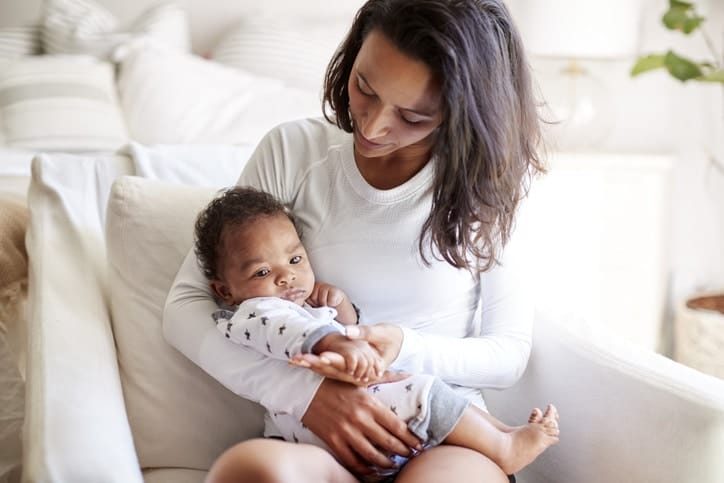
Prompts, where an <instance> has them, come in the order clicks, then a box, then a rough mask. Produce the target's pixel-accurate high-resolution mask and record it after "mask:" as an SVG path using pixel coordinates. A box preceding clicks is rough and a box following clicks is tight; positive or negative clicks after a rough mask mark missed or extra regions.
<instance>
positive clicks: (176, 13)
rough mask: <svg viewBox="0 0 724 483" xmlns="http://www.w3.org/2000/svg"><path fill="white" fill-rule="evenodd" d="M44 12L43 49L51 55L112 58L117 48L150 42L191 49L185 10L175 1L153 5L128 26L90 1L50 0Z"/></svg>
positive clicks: (182, 49)
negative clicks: (123, 26)
mask: <svg viewBox="0 0 724 483" xmlns="http://www.w3.org/2000/svg"><path fill="white" fill-rule="evenodd" d="M44 7H45V8H44V12H43V31H42V41H43V48H44V50H45V52H46V53H48V54H88V55H93V56H95V57H98V58H101V59H105V60H111V58H113V57H114V55H115V54H116V53H117V52H116V49H118V48H125V47H127V46H128V45H129V44H132V43H135V42H146V41H151V42H155V43H160V44H163V45H166V46H168V47H170V48H173V49H178V50H181V51H188V50H190V43H191V41H190V35H189V26H188V20H187V18H186V12H185V11H184V10H183V9H182V8H181V7H180V6H178V5H175V4H160V5H154V6H152V7H150V8H148V9H147V10H146V11H144V12H143V13H141V14H140V15H139V16H138V18H137V19H136V20H135V21H134V22H133V23H132V24H131V25H130V26H128V27H126V28H123V29H119V28H118V20H117V19H116V18H115V17H114V15H113V14H112V13H111V12H109V11H108V10H106V9H105V8H103V7H102V6H101V5H100V4H98V3H96V2H94V1H91V0H47V1H46V2H45V6H44Z"/></svg>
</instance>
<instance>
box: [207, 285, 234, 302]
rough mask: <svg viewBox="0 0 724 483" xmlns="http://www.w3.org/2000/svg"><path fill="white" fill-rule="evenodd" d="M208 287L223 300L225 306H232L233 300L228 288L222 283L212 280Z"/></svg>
mask: <svg viewBox="0 0 724 483" xmlns="http://www.w3.org/2000/svg"><path fill="white" fill-rule="evenodd" d="M209 285H211V290H213V291H214V294H216V296H217V297H219V298H220V299H221V300H223V301H224V303H225V304H227V305H234V300H233V298H232V296H231V292H230V291H229V287H227V285H226V284H225V283H224V282H223V281H221V280H212V281H211V282H209Z"/></svg>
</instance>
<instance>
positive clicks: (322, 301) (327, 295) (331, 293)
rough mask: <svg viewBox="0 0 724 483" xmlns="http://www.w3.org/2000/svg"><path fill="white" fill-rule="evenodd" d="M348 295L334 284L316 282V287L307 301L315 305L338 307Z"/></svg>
mask: <svg viewBox="0 0 724 483" xmlns="http://www.w3.org/2000/svg"><path fill="white" fill-rule="evenodd" d="M346 298H347V296H346V295H345V294H344V292H342V290H340V289H339V288H337V287H335V286H334V285H330V284H328V283H323V282H315V284H314V289H312V293H311V294H310V295H309V298H308V299H307V302H308V303H309V305H312V306H313V307H322V306H327V307H335V308H336V307H337V306H338V305H339V304H341V303H342V302H344V300H345V299H346Z"/></svg>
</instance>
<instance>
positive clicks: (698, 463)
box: [485, 314, 724, 483]
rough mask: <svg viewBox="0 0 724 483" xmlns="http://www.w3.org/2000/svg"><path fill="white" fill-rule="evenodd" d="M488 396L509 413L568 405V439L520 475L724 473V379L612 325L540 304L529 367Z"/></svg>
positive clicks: (687, 476) (718, 476)
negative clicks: (611, 329) (569, 317)
mask: <svg viewBox="0 0 724 483" xmlns="http://www.w3.org/2000/svg"><path fill="white" fill-rule="evenodd" d="M485 396H486V401H487V402H488V405H489V407H490V410H491V412H492V413H493V414H496V415H498V416H499V417H500V418H501V419H502V420H504V421H506V422H509V423H514V422H515V421H525V420H527V417H528V415H529V414H530V410H531V408H532V407H534V406H539V407H541V406H543V405H545V404H546V403H548V402H553V403H554V404H555V405H556V406H557V408H558V410H559V412H560V415H561V420H560V427H561V441H560V443H559V444H558V445H557V446H554V447H553V448H551V449H550V450H548V451H547V452H546V453H544V454H543V455H542V456H541V457H540V458H539V459H538V460H537V461H535V462H534V463H533V464H532V465H530V466H529V467H527V468H526V469H525V470H524V471H523V472H521V475H520V478H519V481H521V482H524V483H525V482H536V483H547V482H562V481H565V482H568V481H571V482H572V481H585V482H587V483H604V482H605V483H609V482H613V481H636V482H639V483H644V482H652V483H653V482H656V483H678V482H682V481H696V482H697V483H715V482H721V481H724V459H722V454H724V381H722V380H720V379H716V378H713V377H710V376H707V375H704V374H702V373H700V372H698V371H695V370H693V369H690V368H688V367H686V366H683V365H681V364H678V363H676V362H674V361H672V360H670V359H667V358H665V357H663V356H661V355H658V354H656V353H654V352H651V351H647V350H644V349H641V348H638V347H635V346H633V345H631V344H630V343H627V342H625V341H621V340H618V339H616V338H613V337H612V336H611V335H610V334H607V333H605V332H604V331H595V330H592V329H590V328H586V327H585V326H583V325H581V324H579V325H574V324H565V325H564V324H560V323H557V322H554V321H553V320H552V319H551V318H549V317H545V316H542V315H541V314H539V315H538V316H537V319H536V325H535V334H534V341H533V351H532V354H531V360H530V363H529V365H528V368H527V370H526V372H525V374H524V375H523V377H522V378H521V380H520V381H519V382H518V384H516V385H515V386H514V387H512V388H510V389H508V390H505V391H500V392H498V391H486V393H485Z"/></svg>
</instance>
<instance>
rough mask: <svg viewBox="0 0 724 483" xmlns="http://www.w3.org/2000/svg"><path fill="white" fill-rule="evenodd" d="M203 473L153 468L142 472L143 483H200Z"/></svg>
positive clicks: (183, 469)
mask: <svg viewBox="0 0 724 483" xmlns="http://www.w3.org/2000/svg"><path fill="white" fill-rule="evenodd" d="M204 478H206V472H205V471H199V470H190V469H187V468H154V469H151V470H145V471H144V472H143V481H144V482H145V483H202V482H203V481H204Z"/></svg>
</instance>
